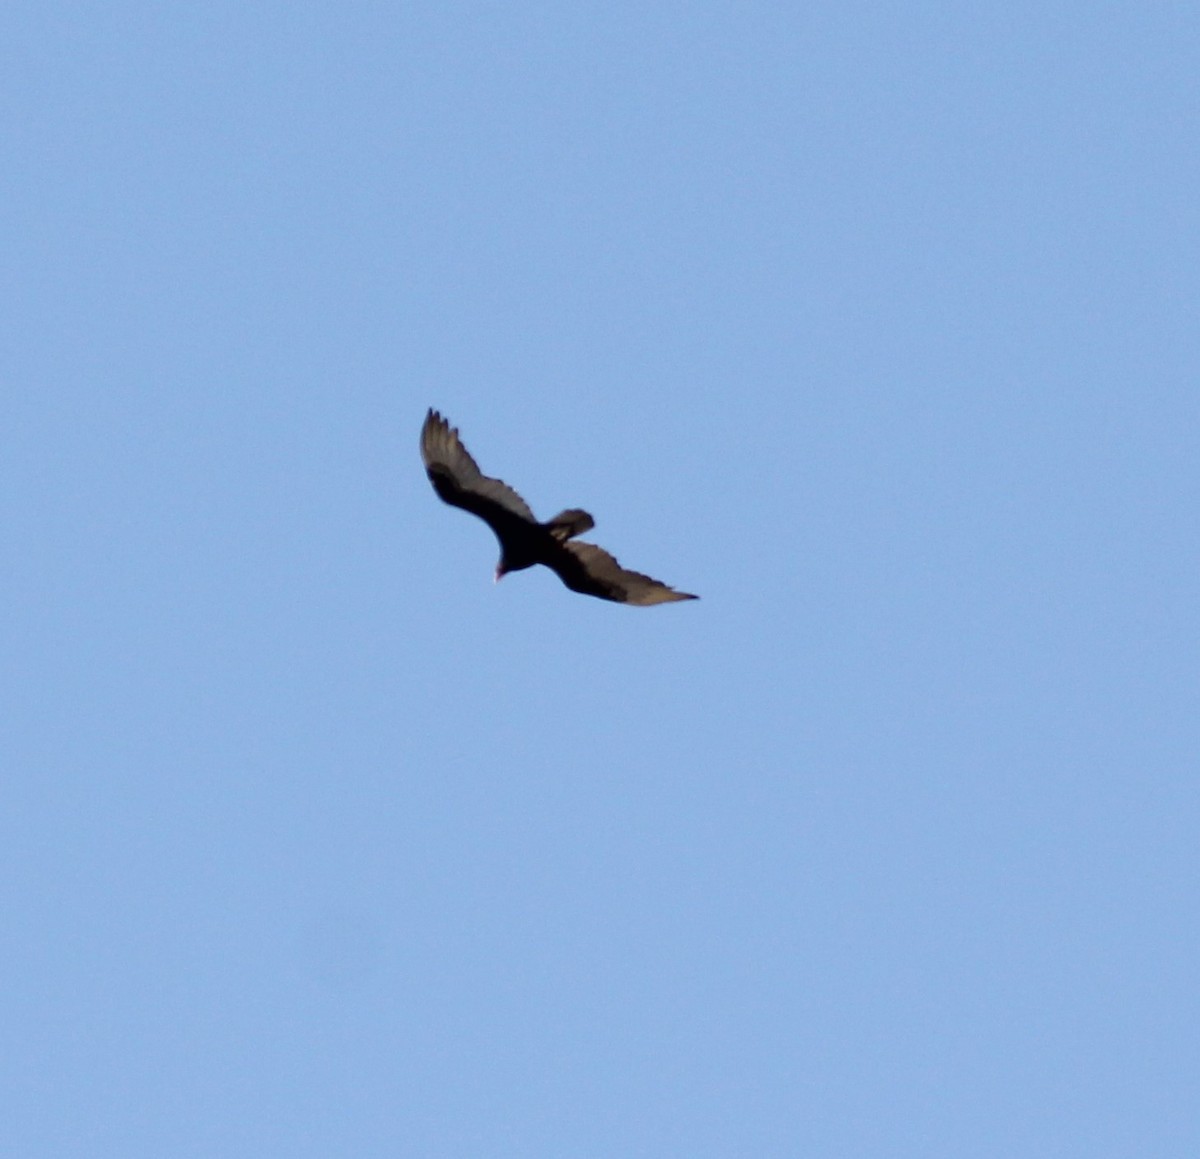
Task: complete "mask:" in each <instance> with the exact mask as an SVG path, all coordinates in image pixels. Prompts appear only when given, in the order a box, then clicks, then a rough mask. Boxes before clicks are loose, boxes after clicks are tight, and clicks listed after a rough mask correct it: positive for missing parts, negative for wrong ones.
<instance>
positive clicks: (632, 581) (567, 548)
mask: <svg viewBox="0 0 1200 1159" xmlns="http://www.w3.org/2000/svg"><path fill="white" fill-rule="evenodd" d="M421 458H422V459H423V460H424V462H425V473H426V474H427V475H428V476H429V481H430V482H431V483H432V484H433V489H434V490H435V491H436V492H437V493H438V495H439V497H440V498H442V499H443V500H445V502H447V503H449V504H450V505H451V506H452V507H461V508H462V509H463V510H464V511H470V512H471V514H472V515H478V516H479V518H480V519H482V520H483V521H484V522H485V523H486V524H487V525H488V526H489V527H490V528H491V529H492V531H494V532H495V534H496V538H497V539H498V540H499V541H500V562H499V563H498V564H497V565H496V579H497V581H499V580H500V578H501V577H502V576H504V575H506V574H507V573H508V572H510V571H521V570H523V569H524V568H527V567H533V565H534V564H536V563H541V564H545V565H546V567H548V568H550V570H551V571H553V572H554V573H555V574H556V575H557V576H558V578H559V579H560V580H562V582H563V583H564V584H566V585H567V587H569V588H570V589H571V590H572V591H573V592H582V593H583V594H584V595H586V596H598V597H599V598H600V599H602V600H613V601H615V602H616V603H618V604H638V605H640V606H646V605H649V604H666V603H670V602H672V601H673V600H695V599H698V598H699V597H698V596H693V595H689V594H688V593H687V592H677V591H675V590H674V589H673V588H669V587H668V586H667V585H666V584H664V583H660V582H659V581H658V580H656V579H651V578H650V577H649V576H648V575H642V573H641V572H637V571H628V570H627V569H625V568H623V567H622V566H621V565H620V564H619V563H617V561H616V560H615V559H614V558H613V557H612V556H611V555H609V554H608V552H607V551H605V550H604V549H603V548H600V547H597V546H596V545H595V544H594V543H580V542H577V541H575V536H577V535H582V534H583V532H585V531H588V530H589V529H590V528H592V527H594V526H595V525H596V524H595V520H593V519H592V517H591V516H590V515H589V514H588V513H587V512H586V511H581V510H579V508H577V507H571V508H568V509H567V510H566V511H561V512H559V514H557V515H556V516H555V517H554V518H553V519H551V520H550V521H549V522H548V523H539V522H538V520H537V517H536V516H535V515H534V513H533V512H532V511H531V510H530V508H529V504H528V503H526V502H525V500H524V499H522V498H521V496H520V495H518V494H517V493H516V492H515V491H514V490H513V489H512V488H511V487H510V486H509V485H508V484H507V483H502V482H501V481H500V480H499V479H491V478H489V477H488V476H487V475H485V474H484V473H483V472H482V471H481V470H480V469H479V466H478V464H477V463H476V462H475V460H474V459H472V458H471V456H470V454H469V453H468V451H467V448H466V447H464V446H463V445H462V440H461V439H459V437H458V431H457V429H456V428H454V427H452V426H451V425H450V424H449V423H448V422H447V421H446V420H445V419H444V418H442V416H441V415H440V414H438V412H437V411H435V410H433V409H432V408H430V410H429V413H428V414H427V415H426V416H425V425H424V426H423V427H422V428H421Z"/></svg>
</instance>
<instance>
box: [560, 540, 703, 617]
mask: <svg viewBox="0 0 1200 1159" xmlns="http://www.w3.org/2000/svg"><path fill="white" fill-rule="evenodd" d="M547 563H548V565H549V566H550V567H552V568H553V569H554V570H555V572H557V573H558V578H559V579H561V580H562V582H563V583H564V584H566V585H567V587H569V588H570V589H571V590H572V591H574V592H582V593H583V594H584V595H588V596H599V597H600V599H602V600H614V601H615V602H616V603H618V604H637V605H639V606H642V607H645V606H647V605H650V604H666V603H670V602H671V601H673V600H696V599H699V598H700V597H699V596H693V595H691V594H690V593H688V592H677V591H675V589H674V588H671V587H668V586H667V585H666V584H664V583H661V582H660V581H659V580H656V579H651V578H650V576H648V575H642V573H641V572H639V571H629V570H628V569H627V568H623V567H622V566H621V565H620V564H619V563H618V562H617V561H616V560H615V559H614V558H613V557H612V556H611V555H609V554H608V552H607V551H605V550H604V548H602V547H597V546H596V545H595V544H594V543H579V542H570V543H564V544H563V545H562V548H561V550H560V551H557V552H555V553H554V555H553V557H552V558H551V559H550V560H547Z"/></svg>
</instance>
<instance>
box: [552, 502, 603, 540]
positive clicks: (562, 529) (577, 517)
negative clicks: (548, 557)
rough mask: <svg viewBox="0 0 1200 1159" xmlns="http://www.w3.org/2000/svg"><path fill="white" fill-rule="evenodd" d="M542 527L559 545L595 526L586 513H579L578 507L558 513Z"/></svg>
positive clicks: (594, 522)
mask: <svg viewBox="0 0 1200 1159" xmlns="http://www.w3.org/2000/svg"><path fill="white" fill-rule="evenodd" d="M543 526H544V527H545V528H546V530H547V531H548V532H550V534H551V535H553V536H554V538H555V539H557V540H558V541H559V543H566V541H567V540H568V539H573V538H574V537H575V536H577V535H582V534H583V533H584V532H585V531H590V530H591V529H592V528H593V527H595V526H596V521H595V520H594V519H593V518H592V517H591V516H590V515H589V514H588V513H587V512H586V511H580V510H579V508H578V507H570V508H568V509H567V510H566V511H560V512H559V513H558V514H557V515H556V516H555V517H554V518H553V519H551V520H550V521H549V523H546V524H544V525H543Z"/></svg>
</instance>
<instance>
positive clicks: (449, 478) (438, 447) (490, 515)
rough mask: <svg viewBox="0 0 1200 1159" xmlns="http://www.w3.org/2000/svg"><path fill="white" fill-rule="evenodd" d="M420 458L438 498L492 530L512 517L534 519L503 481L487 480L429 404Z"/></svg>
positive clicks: (452, 429) (446, 423) (422, 431)
mask: <svg viewBox="0 0 1200 1159" xmlns="http://www.w3.org/2000/svg"><path fill="white" fill-rule="evenodd" d="M421 458H422V459H423V460H424V462H425V473H426V474H427V475H428V476H429V481H430V482H431V483H432V484H433V489H434V490H435V491H436V492H437V493H438V495H439V497H440V498H442V499H444V500H445V501H446V502H447V503H450V504H452V505H453V506H455V507H461V508H463V510H465V511H470V512H471V513H472V514H473V515H478V516H479V517H480V518H481V519H484V520H486V521H487V522H488V523H489V524H491V526H492V528H493V529H497V528H498V527H500V526H506V525H509V524H511V523H512V522H513V520H514V519H515V520H521V521H524V522H528V523H535V522H536V521H537V520H536V517H535V516H534V514H533V512H532V511H531V510H530V508H529V504H528V503H526V502H525V500H524V499H522V498H521V496H520V495H518V494H517V493H516V492H515V491H514V490H513V489H512V488H511V487H510V486H509V485H508V484H507V483H505V482H502V481H501V480H500V479H491V478H489V477H488V476H487V475H485V474H484V473H483V472H482V471H481V470H480V469H479V464H478V463H476V462H475V460H474V459H472V458H471V456H470V454H469V453H468V451H467V448H466V447H464V446H463V445H462V440H461V439H460V438H459V437H458V430H457V428H455V427H452V426H451V425H450V424H449V423H448V422H447V421H446V420H445V419H444V418H442V416H441V415H440V414H438V412H437V411H435V410H433V409H432V407H431V408H430V410H429V413H428V414H427V415H426V416H425V425H424V426H423V427H422V428H421ZM497 533H498V532H497Z"/></svg>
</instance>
